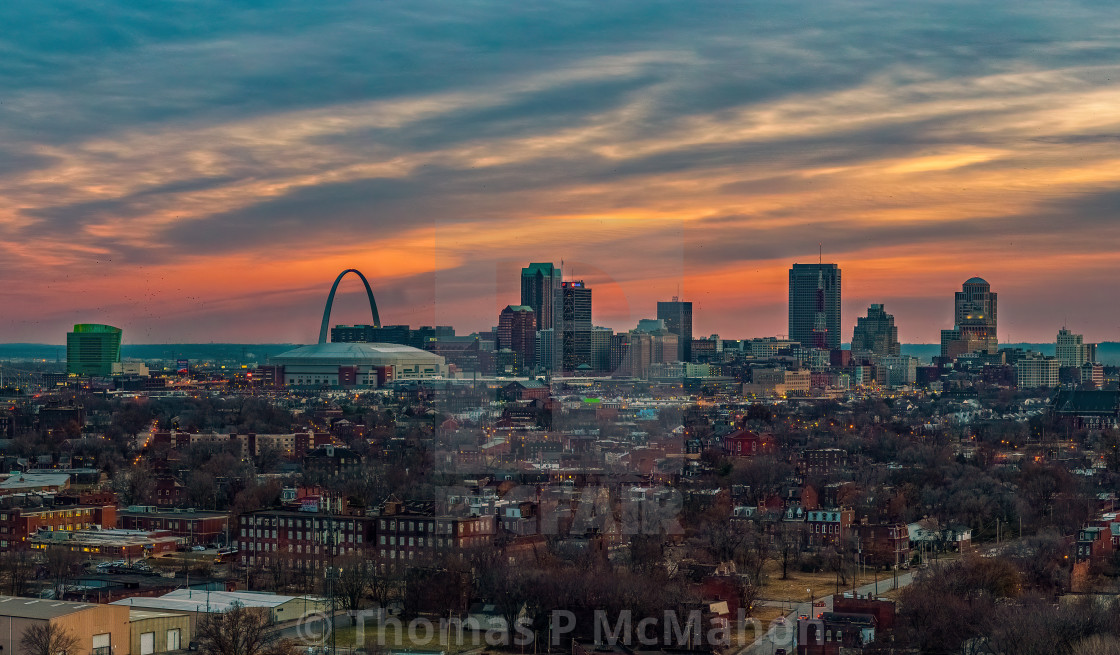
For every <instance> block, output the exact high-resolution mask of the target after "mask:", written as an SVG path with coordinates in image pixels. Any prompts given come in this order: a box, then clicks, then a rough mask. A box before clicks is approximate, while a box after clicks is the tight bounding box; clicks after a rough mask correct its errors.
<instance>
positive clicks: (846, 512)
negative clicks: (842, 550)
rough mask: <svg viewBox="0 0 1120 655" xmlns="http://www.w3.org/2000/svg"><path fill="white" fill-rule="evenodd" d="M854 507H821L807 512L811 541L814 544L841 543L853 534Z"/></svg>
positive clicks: (807, 525) (807, 524) (806, 518)
mask: <svg viewBox="0 0 1120 655" xmlns="http://www.w3.org/2000/svg"><path fill="white" fill-rule="evenodd" d="M855 514H856V513H855V510H852V509H820V510H811V511H809V512H806V513H805V525H806V527H807V529H808V532H809V542H810V543H811V544H813V545H814V546H823V545H825V544H841V543H843V542H844V541H845V540H846V539H847V538H848V536H849V535H850V534H851V528H852V522H853V521H854V520H855Z"/></svg>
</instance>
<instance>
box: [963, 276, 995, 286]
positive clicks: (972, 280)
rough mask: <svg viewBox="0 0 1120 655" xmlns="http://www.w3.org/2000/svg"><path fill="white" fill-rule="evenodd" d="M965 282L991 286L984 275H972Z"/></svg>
mask: <svg viewBox="0 0 1120 655" xmlns="http://www.w3.org/2000/svg"><path fill="white" fill-rule="evenodd" d="M964 283H965V284H983V285H984V286H991V285H989V284H988V281H987V280H985V279H984V278H982V277H970V278H968V279H967V280H965V282H964Z"/></svg>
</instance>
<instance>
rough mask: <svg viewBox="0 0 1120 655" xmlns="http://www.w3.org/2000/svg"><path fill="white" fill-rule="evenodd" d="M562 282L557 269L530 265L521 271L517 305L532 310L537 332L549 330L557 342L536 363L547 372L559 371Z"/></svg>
mask: <svg viewBox="0 0 1120 655" xmlns="http://www.w3.org/2000/svg"><path fill="white" fill-rule="evenodd" d="M562 279H563V278H562V276H561V273H560V267H559V266H555V265H553V264H548V263H532V264H529V266H527V267H526V268H523V269H521V304H522V305H525V306H526V307H532V308H533V318H534V319H535V320H536V323H537V331H538V332H539V331H542V330H552V332H551V333H550V334H551V335H552V338H553V339H554V340H556V341H557V343H553V344H550V345H548V347H547V348H545V350H546V351H547V352H548V353H549V357H548V358H547V359H537V362H538V363H539V364H540V365H541V366H544V367H545V368H548V369H551V370H557V369H559V368H560V364H561V360H560V357H561V355H562V353H563V348H562V347H561V344H560V343H559V341H560V337H561V335H562V334H563V329H564V316H563V302H564V300H563V295H562V292H561V289H560V284H561V281H562ZM539 340H540V339H539V336H538V341H539Z"/></svg>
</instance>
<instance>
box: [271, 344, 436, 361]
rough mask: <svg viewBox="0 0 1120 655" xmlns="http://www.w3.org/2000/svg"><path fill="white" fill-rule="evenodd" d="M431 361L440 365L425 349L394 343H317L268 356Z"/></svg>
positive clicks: (347, 359) (301, 359) (296, 359)
mask: <svg viewBox="0 0 1120 655" xmlns="http://www.w3.org/2000/svg"><path fill="white" fill-rule="evenodd" d="M416 359H421V360H430V361H431V362H432V363H433V364H441V365H442V364H443V358H442V357H440V356H439V355H435V354H432V353H430V352H428V351H426V350H420V349H419V348H413V347H412V346H402V345H399V344H395V343H357V342H347V343H338V342H331V343H318V344H314V345H311V346H302V347H300V348H296V349H295V350H289V351H288V352H285V353H280V354H279V355H275V356H274V357H272V358H271V361H272V362H273V363H275V364H285V363H286V364H318V363H331V364H344V363H353V364H366V365H373V366H385V365H390V364H393V363H394V362H397V361H401V360H416Z"/></svg>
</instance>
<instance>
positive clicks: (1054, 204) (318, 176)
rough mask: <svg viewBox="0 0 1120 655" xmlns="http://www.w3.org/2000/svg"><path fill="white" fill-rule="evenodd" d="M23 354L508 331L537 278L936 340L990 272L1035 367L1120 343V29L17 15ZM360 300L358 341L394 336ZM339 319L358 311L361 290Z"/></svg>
mask: <svg viewBox="0 0 1120 655" xmlns="http://www.w3.org/2000/svg"><path fill="white" fill-rule="evenodd" d="M0 24H2V25H4V26H5V29H4V30H3V31H2V32H0V58H2V59H0V61H2V62H3V63H0V342H14V341H32V342H46V343H61V342H63V341H64V339H65V332H66V330H67V329H68V328H69V327H70V325H71V324H73V323H75V322H103V323H109V324H112V325H116V326H119V327H122V328H124V330H125V333H124V340H125V343H165V342H208V341H226V342H309V341H313V340H314V339H315V338H316V336H317V333H318V323H319V319H320V317H321V314H322V307H323V303H324V301H325V299H326V294H327V292H328V290H329V288H330V285H331V283H332V282H333V280H334V278H335V276H336V275H337V274H338V273H339V272H340V271H342V270H343V269H346V268H358V269H360V270H362V271H363V272H364V273H365V274H366V276H367V277H369V279H370V281H371V283H372V284H373V287H374V292H375V294H376V295H377V299H378V305H379V309H380V314H381V319H382V322H383V323H385V324H398V323H408V324H412V325H414V326H416V325H421V324H425V325H427V324H452V325H455V326H456V328H457V329H458V331H459V332H460V333H468V332H471V331H474V330H479V329H486V328H489V327H490V326H492V325H494V324H495V323H496V322H497V314H498V311H499V309H500V308H501V307H503V306H505V305H507V304H511V303H512V304H517V303H518V302H519V301H520V292H519V282H518V275H519V271H520V268H521V267H522V266H524V265H526V264H527V263H528V262H530V261H554V262H556V263H559V262H560V261H561V260H563V262H564V271H565V274H566V275H567V274H573V275H574V276H575V278H576V279H583V280H585V281H586V282H587V283H588V284H589V286H591V287H592V288H593V290H594V305H595V306H594V319H595V323H596V324H599V325H606V326H609V327H613V328H616V329H628V328H631V327H633V326H634V324H635V323H636V321H637V319H639V318H644V317H650V316H653V315H654V314H655V302H656V301H657V300H667V299H669V298H670V297H671V296H674V295H677V294H678V289H679V294H680V295H681V296H683V297H684V298H685V299H689V300H692V301H694V303H695V314H696V318H695V333H697V334H701V335H707V334H711V333H718V334H720V335H721V336H723V337H725V338H747V337H756V336H768V335H775V334H783V333H785V332H786V294H787V286H786V285H787V277H786V276H787V269H788V268H789V265H790V264H792V263H794V262H815V261H817V257H818V244H819V243H820V244H823V250H824V258H825V261H829V262H835V263H837V264H839V265H840V266H841V268H842V270H843V299H844V303H843V312H844V318H843V326H844V328H843V329H844V334H843V340H844V341H848V340H849V339H850V338H851V328H852V326H853V325H854V324H855V319H856V317H857V316H858V315H862V314H864V313H865V312H866V308H867V305H868V304H869V303H873V302H881V303H885V305H886V309H887V311H888V312H891V313H893V314H894V315H895V316H896V319H897V324H898V326H899V336H900V338H901V340H902V341H904V342H936V341H937V340H938V330H940V329H941V328H945V327H951V322H952V294H953V292H954V291H956V290H959V289H960V285H961V283H962V282H963V281H964V280H965V279H967V278H969V277H972V276H974V275H979V276H982V277H984V278H986V279H987V280H988V281H989V282H990V283H991V284H992V287H993V290H994V291H996V292H998V293H999V301H1000V307H999V310H1000V326H999V333H1000V334H999V337H1000V339H1001V340H1006V339H1007V338H1008V336H1009V335H1010V338H1011V339H1012V340H1014V341H1052V340H1053V338H1054V334H1055V333H1056V332H1057V330H1058V328H1059V327H1061V326H1062V325H1063V324H1066V325H1068V326H1069V327H1070V328H1071V329H1073V330H1074V331H1075V332H1082V333H1084V334H1085V336H1086V339H1087V340H1092V341H1105V340H1120V303H1117V302H1116V277H1117V275H1116V274H1117V270H1118V265H1120V262H1118V261H1117V260H1118V252H1120V12H1117V11H1116V9H1115V4H1114V3H1106V2H1089V1H1087V2H1062V1H1060V0H1059V1H1054V0H1048V1H1047V2H1003V3H980V2H933V1H923V2H920V3H909V2H897V0H891V1H887V0H881V1H866V2H855V1H853V2H824V1H821V2H813V3H790V2H761V1H755V0H737V1H734V2H724V1H719V0H714V1H711V2H707V1H705V2H686V1H680V0H678V1H675V2H659V1H657V0H635V1H630V2H622V1H619V2H541V3H537V2H509V1H503V2H498V1H489V0H478V1H468V0H456V1H452V0H447V1H443V2H430V1H424V0H419V1H417V0H410V1H408V2H396V1H389V0H382V1H376V0H374V1H369V2H341V1H336V0H316V1H314V2H312V1H308V0H304V1H302V2H296V1H291V0H269V1H267V2H252V3H250V2H229V1H228V0H214V1H206V0H192V1H190V2H187V1H180V2H160V3H146V2H145V3H139V2H135V0H120V1H112V0H105V1H102V2H91V3H73V2H65V3H64V2H51V1H47V0H40V1H36V2H9V3H2V4H0ZM360 290H361V285H360V282H358V280H357V279H356V278H350V279H348V280H347V281H346V282H344V283H343V285H342V288H341V290H340V296H339V299H338V300H337V301H336V303H335V312H334V318H335V321H334V322H336V323H351V322H368V309H367V308H365V307H363V306H362V304H363V303H364V302H365V300H364V292H362V293H359V292H360ZM341 291H345V292H346V293H345V294H342V293H341Z"/></svg>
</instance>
